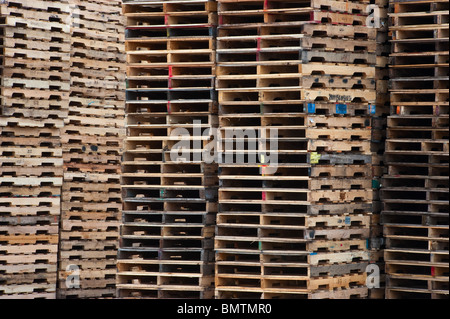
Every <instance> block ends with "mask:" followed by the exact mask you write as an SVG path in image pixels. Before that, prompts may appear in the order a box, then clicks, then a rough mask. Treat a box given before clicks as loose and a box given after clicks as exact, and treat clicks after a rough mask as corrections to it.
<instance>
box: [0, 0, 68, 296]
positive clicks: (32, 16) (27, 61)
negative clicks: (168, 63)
mask: <svg viewBox="0 0 450 319" xmlns="http://www.w3.org/2000/svg"><path fill="white" fill-rule="evenodd" d="M68 17H69V6H68V3H67V1H60V0H58V1H50V0H47V1H44V0H33V1H28V0H24V1H19V2H13V1H9V2H5V1H2V2H1V4H0V19H1V21H0V33H1V37H0V41H1V43H0V50H1V52H0V60H1V62H2V65H1V66H0V72H1V87H0V298H55V294H56V283H57V278H56V277H57V250H58V230H59V227H58V223H59V217H60V196H61V185H62V180H63V177H62V176H63V160H62V146H61V131H60V129H61V127H62V126H63V125H64V119H65V118H66V117H67V113H68V103H69V102H68V97H69V87H70V83H69V80H70V79H69V73H68V70H69V58H70V53H69V52H70V34H69V28H68V26H67V25H66V20H67V18H68Z"/></svg>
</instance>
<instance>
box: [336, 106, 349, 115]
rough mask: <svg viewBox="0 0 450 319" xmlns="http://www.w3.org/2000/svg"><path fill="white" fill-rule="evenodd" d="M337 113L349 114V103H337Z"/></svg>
mask: <svg viewBox="0 0 450 319" xmlns="http://www.w3.org/2000/svg"><path fill="white" fill-rule="evenodd" d="M336 114H347V104H336Z"/></svg>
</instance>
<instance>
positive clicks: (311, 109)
mask: <svg viewBox="0 0 450 319" xmlns="http://www.w3.org/2000/svg"><path fill="white" fill-rule="evenodd" d="M308 113H309V114H315V113H316V104H315V103H308Z"/></svg>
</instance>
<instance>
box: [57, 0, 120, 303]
mask: <svg viewBox="0 0 450 319" xmlns="http://www.w3.org/2000/svg"><path fill="white" fill-rule="evenodd" d="M70 9H71V19H70V21H69V24H70V32H71V50H70V52H71V55H70V79H71V86H70V97H69V114H68V119H67V121H66V123H65V126H64V129H63V133H62V144H63V158H64V185H63V192H62V215H61V241H60V264H59V290H58V296H59V297H60V298H93V297H113V296H115V292H116V290H115V282H116V277H115V275H116V260H117V249H118V245H119V240H118V237H119V224H120V217H121V208H122V204H121V190H120V173H121V170H120V160H121V155H122V153H121V150H122V143H123V142H122V141H123V138H124V136H125V129H124V106H125V92H124V90H125V75H124V73H125V53H124V25H123V18H122V17H121V1H111V0H94V1H81V0H79V1H72V2H71V8H70ZM72 265H73V266H72ZM74 267H78V268H74ZM74 269H77V270H79V271H77V272H76V274H77V275H79V279H80V282H79V284H80V285H79V287H73V286H67V285H66V280H67V279H68V276H69V275H73V274H74ZM69 283H70V281H69Z"/></svg>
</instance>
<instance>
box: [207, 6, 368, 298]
mask: <svg viewBox="0 0 450 319" xmlns="http://www.w3.org/2000/svg"><path fill="white" fill-rule="evenodd" d="M218 2H219V7H218V15H219V27H218V39H217V53H218V54H217V57H218V61H217V68H218V69H217V90H218V91H219V123H220V131H221V134H222V136H223V137H226V136H227V131H232V130H233V129H236V128H238V129H240V130H241V132H240V134H241V137H245V139H246V143H247V144H246V146H248V148H247V150H245V151H240V150H239V149H238V148H237V144H236V146H235V148H230V149H227V148H225V150H224V151H225V154H228V153H230V154H240V153H242V154H244V155H245V156H246V157H245V158H244V161H243V162H235V163H230V162H227V161H224V162H223V163H222V164H220V173H219V179H220V188H219V214H218V218H217V230H216V240H215V247H216V297H217V298H350V297H359V298H364V297H365V296H367V287H365V283H366V272H365V271H366V266H367V265H368V261H369V254H368V250H367V247H366V240H367V239H368V238H369V223H370V216H369V215H370V212H371V209H372V205H371V201H372V183H371V175H372V174H371V148H370V140H371V128H370V123H371V120H370V116H371V114H373V113H374V104H375V95H376V94H375V64H376V51H375V49H376V29H375V28H369V27H368V26H367V25H366V21H367V18H368V16H367V3H359V2H339V1H328V0H313V1H300V0H289V1H277V0H266V1H264V0H245V1H232V0H219V1H218ZM275 129H276V130H277V131H275ZM258 132H262V133H260V135H259V136H267V139H266V141H265V142H263V143H261V142H262V141H261V140H259V144H257V145H256V146H255V145H251V143H252V142H256V140H257V137H258ZM234 133H236V134H237V133H239V132H237V131H236V130H235V131H234ZM271 133H272V134H273V135H271ZM228 137H229V138H230V141H236V138H234V140H233V137H232V136H231V135H229V136H228ZM275 141H278V145H273V148H274V149H275V150H274V151H273V152H270V151H269V148H270V145H271V143H272V142H275ZM255 150H256V151H255ZM266 150H267V152H266ZM255 152H260V153H259V156H257V157H256V160H255V158H253V160H252V157H253V155H254V154H255ZM269 154H270V155H269ZM274 155H277V156H278V158H274V157H273V156H274ZM247 157H248V158H247ZM275 160H277V162H278V165H275V164H276V163H275V162H274V161H275ZM274 166H278V167H274Z"/></svg>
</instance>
